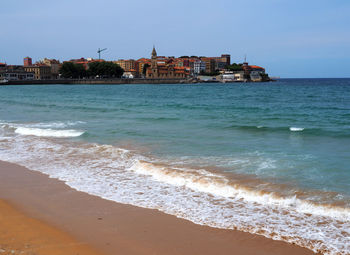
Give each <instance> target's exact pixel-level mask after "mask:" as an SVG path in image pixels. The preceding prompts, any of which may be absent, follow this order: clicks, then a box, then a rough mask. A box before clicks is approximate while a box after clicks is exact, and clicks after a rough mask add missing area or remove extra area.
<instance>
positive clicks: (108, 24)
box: [0, 0, 350, 78]
mask: <svg viewBox="0 0 350 255" xmlns="http://www.w3.org/2000/svg"><path fill="white" fill-rule="evenodd" d="M0 18H1V20H2V24H3V25H2V27H1V41H0V46H1V47H0V62H7V63H8V64H21V63H22V59H23V57H25V56H27V55H28V56H31V57H32V58H33V60H34V61H36V60H39V59H41V58H44V57H48V58H56V59H60V60H67V59H72V58H80V57H93V58H97V56H98V55H97V52H96V51H97V49H98V48H99V47H100V48H108V50H107V51H105V52H104V53H103V55H102V57H103V58H105V59H106V60H116V59H121V58H123V59H127V58H134V59H137V58H140V57H149V55H150V53H151V50H152V46H153V44H155V45H156V48H157V51H158V54H159V55H166V56H182V55H200V56H203V55H206V56H218V55H220V54H221V53H229V54H231V56H232V61H233V62H242V61H243V59H244V55H245V54H247V60H248V62H249V63H251V64H256V65H261V66H264V67H265V68H266V70H267V72H268V73H269V74H270V75H272V76H281V77H300V78H302V77H350V1H349V0H328V1H326V0H318V1H316V0H303V1H301V0H294V1H291V0H289V1H287V0H250V1H246V0H230V1H229V0H216V1H212V0H210V1H209V0H201V1H199V0H176V1H174V0H172V1H166V0H147V1H145V0H128V1H125V0H124V1H119V0H114V1H113V0H99V1H97V0H60V1H48V0H33V1H28V0H11V1H4V3H2V4H1V7H0Z"/></svg>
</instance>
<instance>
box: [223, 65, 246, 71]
mask: <svg viewBox="0 0 350 255" xmlns="http://www.w3.org/2000/svg"><path fill="white" fill-rule="evenodd" d="M242 66H243V65H242V64H236V63H232V65H229V66H227V69H228V70H230V71H242V70H243V67H242Z"/></svg>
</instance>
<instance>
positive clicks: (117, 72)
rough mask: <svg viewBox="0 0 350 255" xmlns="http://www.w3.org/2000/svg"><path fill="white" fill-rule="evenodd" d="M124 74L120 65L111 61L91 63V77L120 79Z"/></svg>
mask: <svg viewBox="0 0 350 255" xmlns="http://www.w3.org/2000/svg"><path fill="white" fill-rule="evenodd" d="M123 73H124V70H123V68H121V67H120V66H119V65H118V64H115V63H113V62H109V61H103V62H91V63H89V69H88V74H89V76H95V77H96V76H100V77H106V78H112V77H113V78H120V77H121V76H122V75H123Z"/></svg>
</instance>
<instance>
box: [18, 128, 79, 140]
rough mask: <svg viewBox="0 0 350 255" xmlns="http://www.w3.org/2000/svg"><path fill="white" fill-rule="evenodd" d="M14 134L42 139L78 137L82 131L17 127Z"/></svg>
mask: <svg viewBox="0 0 350 255" xmlns="http://www.w3.org/2000/svg"><path fill="white" fill-rule="evenodd" d="M15 133H17V134H20V135H33V136H42V137H57V138H59V137H61V138H67V137H78V136H81V135H82V134H84V133H85V132H84V131H78V130H59V129H42V128H28V127H18V128H16V130H15Z"/></svg>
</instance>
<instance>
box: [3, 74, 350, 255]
mask: <svg viewBox="0 0 350 255" xmlns="http://www.w3.org/2000/svg"><path fill="white" fill-rule="evenodd" d="M0 160H4V161H8V162H13V163H16V164H19V165H22V166H25V167H27V168H28V169H30V170H34V171H39V172H42V173H45V174H47V175H49V176H50V177H51V178H57V179H59V180H62V181H64V182H65V183H66V184H67V185H69V186H70V187H72V188H74V189H76V190H79V191H83V192H86V193H89V194H93V195H96V196H99V197H102V198H104V199H108V200H112V201H115V202H118V203H123V204H130V205H135V206H139V207H143V208H152V209H157V210H159V211H162V212H164V213H167V214H171V215H175V216H177V217H179V218H183V219H186V220H189V221H192V222H194V223H196V224H201V225H207V226H211V227H215V228H222V229H234V230H240V231H245V232H250V233H253V234H258V235H263V236H265V237H268V238H271V239H274V240H282V241H285V242H288V243H293V244H296V245H299V246H302V247H306V248H308V249H311V250H312V251H314V252H321V253H323V254H331V255H335V254H350V79H280V80H278V81H276V82H270V83H232V84H230V83H226V84H217V83H215V84H177V85H165V84H160V85H150V84H144V85H26V86H0Z"/></svg>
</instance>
